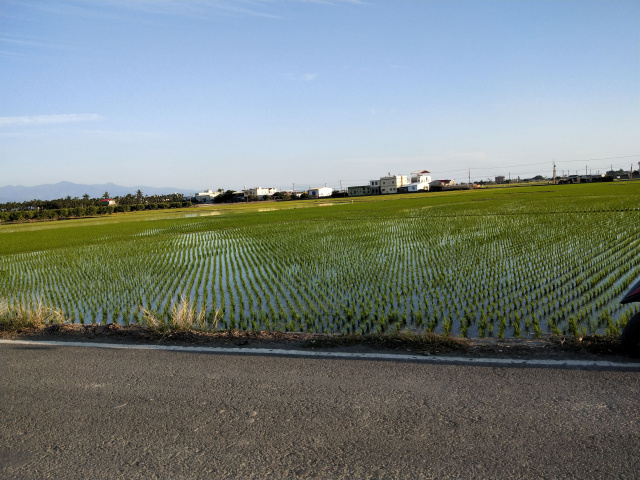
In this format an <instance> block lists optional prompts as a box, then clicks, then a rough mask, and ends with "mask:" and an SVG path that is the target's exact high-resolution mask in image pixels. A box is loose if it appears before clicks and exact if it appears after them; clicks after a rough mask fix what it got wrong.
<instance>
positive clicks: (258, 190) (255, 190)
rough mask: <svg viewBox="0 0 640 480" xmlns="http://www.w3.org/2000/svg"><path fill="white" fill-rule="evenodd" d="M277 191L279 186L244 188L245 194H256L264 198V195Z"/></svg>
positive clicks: (267, 195) (268, 195)
mask: <svg viewBox="0 0 640 480" xmlns="http://www.w3.org/2000/svg"><path fill="white" fill-rule="evenodd" d="M277 191H278V189H277V188H262V187H255V188H248V189H246V190H244V194H245V195H246V196H256V197H258V198H261V199H262V198H264V197H270V196H271V195H273V194H274V193H276V192H277Z"/></svg>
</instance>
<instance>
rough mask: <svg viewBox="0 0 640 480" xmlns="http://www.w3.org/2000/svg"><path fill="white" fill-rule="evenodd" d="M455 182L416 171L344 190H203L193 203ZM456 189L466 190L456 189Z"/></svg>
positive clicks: (381, 191) (384, 191)
mask: <svg viewBox="0 0 640 480" xmlns="http://www.w3.org/2000/svg"><path fill="white" fill-rule="evenodd" d="M454 186H455V182H454V181H453V180H451V179H441V180H432V179H431V172H429V171H428V170H419V171H416V172H412V173H411V174H410V175H391V173H388V174H387V175H386V176H384V177H380V178H379V179H376V180H370V181H369V184H368V185H357V186H352V187H347V190H337V191H336V190H334V189H333V188H331V187H327V186H324V187H313V188H311V187H310V188H308V189H307V190H285V191H280V190H278V189H277V188H273V187H254V188H247V189H244V190H241V191H234V192H230V191H226V192H225V191H223V190H217V191H212V190H207V191H205V192H200V193H197V194H196V195H195V196H194V198H193V200H194V201H195V202H196V203H214V202H215V203H219V202H220V200H221V198H220V197H221V196H224V195H226V196H227V198H225V199H224V200H223V201H236V202H242V201H255V200H266V199H268V198H286V197H288V198H310V199H317V198H326V197H336V196H339V197H362V196H365V195H390V194H394V193H414V192H428V191H430V190H443V189H452V187H454ZM459 188H468V186H460V187H459Z"/></svg>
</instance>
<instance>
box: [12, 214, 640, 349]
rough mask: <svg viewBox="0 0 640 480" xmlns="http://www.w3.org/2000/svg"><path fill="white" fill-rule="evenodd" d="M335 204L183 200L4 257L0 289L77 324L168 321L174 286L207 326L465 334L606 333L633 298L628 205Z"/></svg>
mask: <svg viewBox="0 0 640 480" xmlns="http://www.w3.org/2000/svg"><path fill="white" fill-rule="evenodd" d="M385 203H388V202H385ZM347 205H348V204H345V207H344V208H343V209H339V210H340V211H342V212H344V213H342V214H339V215H338V216H337V217H333V216H332V215H333V214H331V213H328V214H326V215H325V216H324V217H322V218H316V217H315V216H312V215H311V214H308V215H306V216H300V217H298V216H297V215H299V214H296V213H295V212H294V211H290V212H288V213H286V216H283V215H285V214H283V213H282V212H271V211H268V208H266V209H261V210H258V212H259V213H256V215H258V214H259V215H274V216H275V217H274V221H273V222H264V221H263V222H260V221H257V220H256V221H255V222H254V221H253V220H252V219H253V217H252V215H253V214H252V213H250V212H249V213H243V214H242V216H239V217H238V219H239V220H238V221H237V222H235V223H226V224H224V228H220V225H219V224H218V223H216V222H217V221H218V220H217V219H216V216H218V215H219V213H217V212H215V211H203V212H202V214H200V212H195V213H194V214H193V215H192V214H191V213H186V214H185V215H184V216H185V218H186V219H188V221H186V220H185V221H182V222H180V223H178V224H175V225H170V226H166V224H162V226H158V227H155V226H153V225H151V224H149V227H148V228H141V229H140V230H139V231H137V232H136V234H135V235H131V236H128V237H124V238H118V240H117V241H109V239H108V238H107V237H105V241H104V242H97V243H93V244H91V245H86V246H79V247H78V246H76V247H70V248H55V249H52V250H44V251H43V250H41V251H37V252H35V251H34V252H25V253H18V254H11V255H3V256H1V257H0V270H1V271H2V276H1V277H0V295H1V296H2V299H4V301H5V302H7V303H8V304H9V305H14V306H17V305H23V306H24V305H26V306H29V305H31V306H36V305H38V304H39V303H42V304H45V305H47V306H50V307H52V308H57V309H60V310H62V311H64V312H65V314H66V315H67V316H69V317H70V318H71V319H73V321H75V322H78V323H111V322H117V323H120V324H133V323H136V322H140V321H141V315H142V314H141V311H142V310H141V309H144V310H146V311H148V312H153V314H154V315H156V316H157V317H158V318H161V319H162V318H165V319H166V318H168V316H170V315H171V309H172V306H174V305H176V304H177V303H179V302H180V301H181V299H186V300H188V301H189V302H190V303H191V305H193V306H195V307H196V308H197V309H198V310H201V311H204V312H206V315H207V316H208V318H213V316H214V312H216V311H218V312H219V315H220V318H221V320H220V322H219V323H218V326H217V328H220V329H226V328H234V329H241V330H279V331H303V332H325V333H362V334H367V333H379V332H390V331H397V330H404V329H408V330H412V331H433V332H436V333H443V334H450V335H458V336H469V337H485V336H495V337H526V336H529V337H533V336H540V335H542V334H544V333H565V334H574V335H580V334H586V333H595V332H598V333H605V332H614V331H616V330H618V329H620V327H621V325H623V324H624V323H625V322H626V319H627V318H629V317H630V316H631V315H632V314H633V313H634V312H635V311H636V310H635V309H637V306H634V305H626V306H621V305H620V304H619V303H618V300H619V298H620V297H621V296H622V295H623V294H624V291H625V289H626V287H627V285H628V284H629V283H631V282H633V280H635V279H636V278H638V277H640V255H639V254H638V252H639V251H640V222H638V218H639V217H638V212H637V211H636V212H631V213H629V212H628V211H624V212H619V211H613V210H611V211H602V212H595V211H590V212H582V213H574V214H571V215H567V214H562V215H547V216H545V215H542V214H538V215H528V214H522V215H493V214H491V215H477V214H476V215H464V213H469V212H466V211H464V210H463V211H458V212H457V213H458V214H457V215H453V216H452V215H451V214H450V212H447V211H446V210H444V209H442V208H436V207H434V208H428V209H425V208H424V205H420V206H418V207H416V208H409V209H398V210H397V211H393V212H390V211H386V212H385V214H384V215H367V214H366V211H364V210H358V211H354V212H353V213H350V208H352V207H350V206H347ZM362 208H364V207H362ZM366 208H371V207H370V206H367V207H366ZM262 210H265V211H262ZM330 211H337V210H333V209H330ZM367 211H368V210H367ZM327 212H329V210H327ZM313 215H316V214H315V213H314V214H313ZM220 218H222V217H220ZM240 218H242V219H240Z"/></svg>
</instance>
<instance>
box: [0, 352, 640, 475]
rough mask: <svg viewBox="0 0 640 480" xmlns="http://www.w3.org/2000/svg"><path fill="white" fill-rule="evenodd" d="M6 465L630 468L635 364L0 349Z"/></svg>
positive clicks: (341, 470) (119, 470) (158, 469)
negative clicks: (430, 361) (599, 365)
mask: <svg viewBox="0 0 640 480" xmlns="http://www.w3.org/2000/svg"><path fill="white" fill-rule="evenodd" d="M0 374H1V385H0V386H1V388H0V405H1V407H0V408H1V415H2V416H1V428H2V437H1V445H0V453H1V457H0V460H1V470H0V477H1V478H3V479H14V478H15V479H30V478H37V479H42V478H60V479H73V478H93V479H103V478H104V479H114V478H126V479H133V478H141V479H142V478H144V479H147V478H167V479H181V478H207V479H208V478H277V479H280V478H292V479H294V478H295V479H297V478H300V479H306V478H331V479H333V478H345V479H346V478H349V479H360V478H362V479H368V478H407V479H409V478H410V479H418V478H438V479H446V478H465V479H466V478H499V479H504V478H531V479H534V478H535V479H539V478H584V479H601V478H638V477H639V476H640V473H639V472H640V372H639V371H638V369H635V370H634V369H631V370H630V369H628V368H627V369H626V370H625V369H622V370H616V369H611V368H609V369H598V368H586V369H579V368H540V367H535V366H530V367H502V366H493V365H489V366H472V365H452V364H444V365H443V364H428V363H427V364H425V363H418V362H405V361H372V360H350V359H315V358H285V357H278V356H275V357H274V356H256V355H237V354H233V355H229V354H210V353H189V352H172V351H149V350H143V351H140V350H105V349H97V348H81V347H69V346H45V345H35V346H32V345H15V344H6V343H3V344H2V345H1V348H0Z"/></svg>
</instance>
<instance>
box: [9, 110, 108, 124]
mask: <svg viewBox="0 0 640 480" xmlns="http://www.w3.org/2000/svg"><path fill="white" fill-rule="evenodd" d="M103 118H104V117H102V116H101V115H98V114H95V113H83V114H75V113H71V114H64V115H25V116H19V117H0V126H3V127H9V126H37V125H52V124H59V123H74V122H96V121H99V120H102V119H103Z"/></svg>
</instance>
